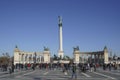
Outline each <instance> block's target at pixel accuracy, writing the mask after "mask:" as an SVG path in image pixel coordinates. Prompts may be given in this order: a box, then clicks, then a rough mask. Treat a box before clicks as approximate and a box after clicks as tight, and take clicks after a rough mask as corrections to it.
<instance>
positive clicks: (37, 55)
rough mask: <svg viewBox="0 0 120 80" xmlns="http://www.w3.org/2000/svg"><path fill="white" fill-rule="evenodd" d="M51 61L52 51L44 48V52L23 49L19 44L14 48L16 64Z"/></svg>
mask: <svg viewBox="0 0 120 80" xmlns="http://www.w3.org/2000/svg"><path fill="white" fill-rule="evenodd" d="M25 63H50V51H49V49H48V48H44V51H43V52H26V51H21V50H20V49H19V48H18V47H17V46H16V47H15V49H14V64H25Z"/></svg>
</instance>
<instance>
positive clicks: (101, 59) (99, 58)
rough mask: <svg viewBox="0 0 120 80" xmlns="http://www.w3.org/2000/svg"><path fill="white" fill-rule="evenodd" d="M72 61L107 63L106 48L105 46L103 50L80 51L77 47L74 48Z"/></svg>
mask: <svg viewBox="0 0 120 80" xmlns="http://www.w3.org/2000/svg"><path fill="white" fill-rule="evenodd" d="M73 55H74V63H86V62H88V63H106V64H107V63H109V61H108V49H107V47H106V46H105V47H104V49H103V50H101V51H96V52H80V51H79V47H76V48H74V51H73Z"/></svg>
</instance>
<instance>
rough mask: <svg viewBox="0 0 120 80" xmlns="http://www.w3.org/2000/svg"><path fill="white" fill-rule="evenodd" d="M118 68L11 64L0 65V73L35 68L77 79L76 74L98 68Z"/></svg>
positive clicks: (113, 65)
mask: <svg viewBox="0 0 120 80" xmlns="http://www.w3.org/2000/svg"><path fill="white" fill-rule="evenodd" d="M119 67H120V65H118V64H116V63H108V64H95V63H79V64H75V63H68V64H64V63H53V64H51V63H49V64H47V63H41V64H35V63H32V64H30V63H28V64H27V63H26V64H16V65H14V64H11V65H1V66H0V69H1V71H9V73H10V74H11V73H13V72H14V70H15V69H16V70H30V69H32V70H35V69H36V68H38V69H46V70H56V69H59V70H62V72H63V73H64V74H65V75H67V74H69V73H70V72H71V73H72V75H71V78H73V77H75V78H77V72H86V71H89V72H93V71H96V70H97V69H99V68H101V69H102V68H103V70H109V71H111V70H113V69H114V70H117V69H118V68H119Z"/></svg>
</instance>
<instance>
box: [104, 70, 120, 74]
mask: <svg viewBox="0 0 120 80" xmlns="http://www.w3.org/2000/svg"><path fill="white" fill-rule="evenodd" d="M104 72H106V73H110V74H115V75H120V73H113V72H111V71H104Z"/></svg>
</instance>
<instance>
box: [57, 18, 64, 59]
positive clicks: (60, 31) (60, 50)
mask: <svg viewBox="0 0 120 80" xmlns="http://www.w3.org/2000/svg"><path fill="white" fill-rule="evenodd" d="M58 18H59V23H58V26H59V50H58V57H60V58H63V57H64V52H63V35H62V17H61V16H58Z"/></svg>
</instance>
